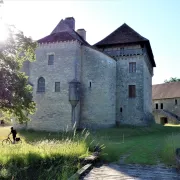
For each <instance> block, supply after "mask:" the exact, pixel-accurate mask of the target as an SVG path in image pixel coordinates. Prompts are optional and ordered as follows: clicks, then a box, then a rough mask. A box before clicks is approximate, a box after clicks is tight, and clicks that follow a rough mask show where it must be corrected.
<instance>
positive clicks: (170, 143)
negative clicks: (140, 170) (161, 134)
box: [160, 133, 180, 165]
mask: <svg viewBox="0 0 180 180" xmlns="http://www.w3.org/2000/svg"><path fill="white" fill-rule="evenodd" d="M176 148H180V133H176V134H174V133H172V134H171V135H169V136H167V138H166V139H165V142H164V146H163V150H162V152H161V154H160V156H161V157H162V159H163V162H164V163H166V164H168V165H172V164H174V162H175V151H176Z"/></svg>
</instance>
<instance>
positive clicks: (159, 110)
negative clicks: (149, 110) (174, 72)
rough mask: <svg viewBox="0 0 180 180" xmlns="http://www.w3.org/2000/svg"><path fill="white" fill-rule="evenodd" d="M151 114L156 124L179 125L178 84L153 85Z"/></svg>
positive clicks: (179, 87) (179, 91)
mask: <svg viewBox="0 0 180 180" xmlns="http://www.w3.org/2000/svg"><path fill="white" fill-rule="evenodd" d="M152 98H153V114H154V118H155V121H156V123H158V124H166V123H171V124H180V82H171V83H164V84H157V85H153V87H152Z"/></svg>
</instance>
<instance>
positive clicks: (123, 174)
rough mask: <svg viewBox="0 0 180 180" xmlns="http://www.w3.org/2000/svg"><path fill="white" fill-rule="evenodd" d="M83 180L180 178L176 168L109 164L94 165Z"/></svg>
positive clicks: (177, 179)
mask: <svg viewBox="0 0 180 180" xmlns="http://www.w3.org/2000/svg"><path fill="white" fill-rule="evenodd" d="M81 179H83V180H106V179H107V180H115V179H117V180H134V179H136V180H137V179H138V180H161V179H162V180H180V174H178V173H176V170H175V168H167V167H164V166H147V165H145V166H142V165H117V164H107V165H102V166H100V167H94V168H93V169H92V170H91V171H90V172H89V173H88V174H87V175H85V176H84V177H82V178H81Z"/></svg>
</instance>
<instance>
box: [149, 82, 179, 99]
mask: <svg viewBox="0 0 180 180" xmlns="http://www.w3.org/2000/svg"><path fill="white" fill-rule="evenodd" d="M177 97H180V82H171V83H164V84H156V85H153V86H152V99H153V100H155V99H169V98H177Z"/></svg>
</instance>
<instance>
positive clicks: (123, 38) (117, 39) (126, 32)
mask: <svg viewBox="0 0 180 180" xmlns="http://www.w3.org/2000/svg"><path fill="white" fill-rule="evenodd" d="M139 41H148V39H146V38H144V37H143V36H141V35H140V34H138V33H137V32H136V31H134V30H133V29H132V28H131V27H129V26H128V25H127V24H125V23H124V24H123V25H122V26H120V27H119V28H117V29H116V30H115V31H113V32H112V33H111V34H110V35H108V36H107V37H105V38H104V39H103V40H101V41H99V42H98V43H96V44H95V45H96V46H98V45H111V44H122V43H123V44H124V43H132V42H139Z"/></svg>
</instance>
